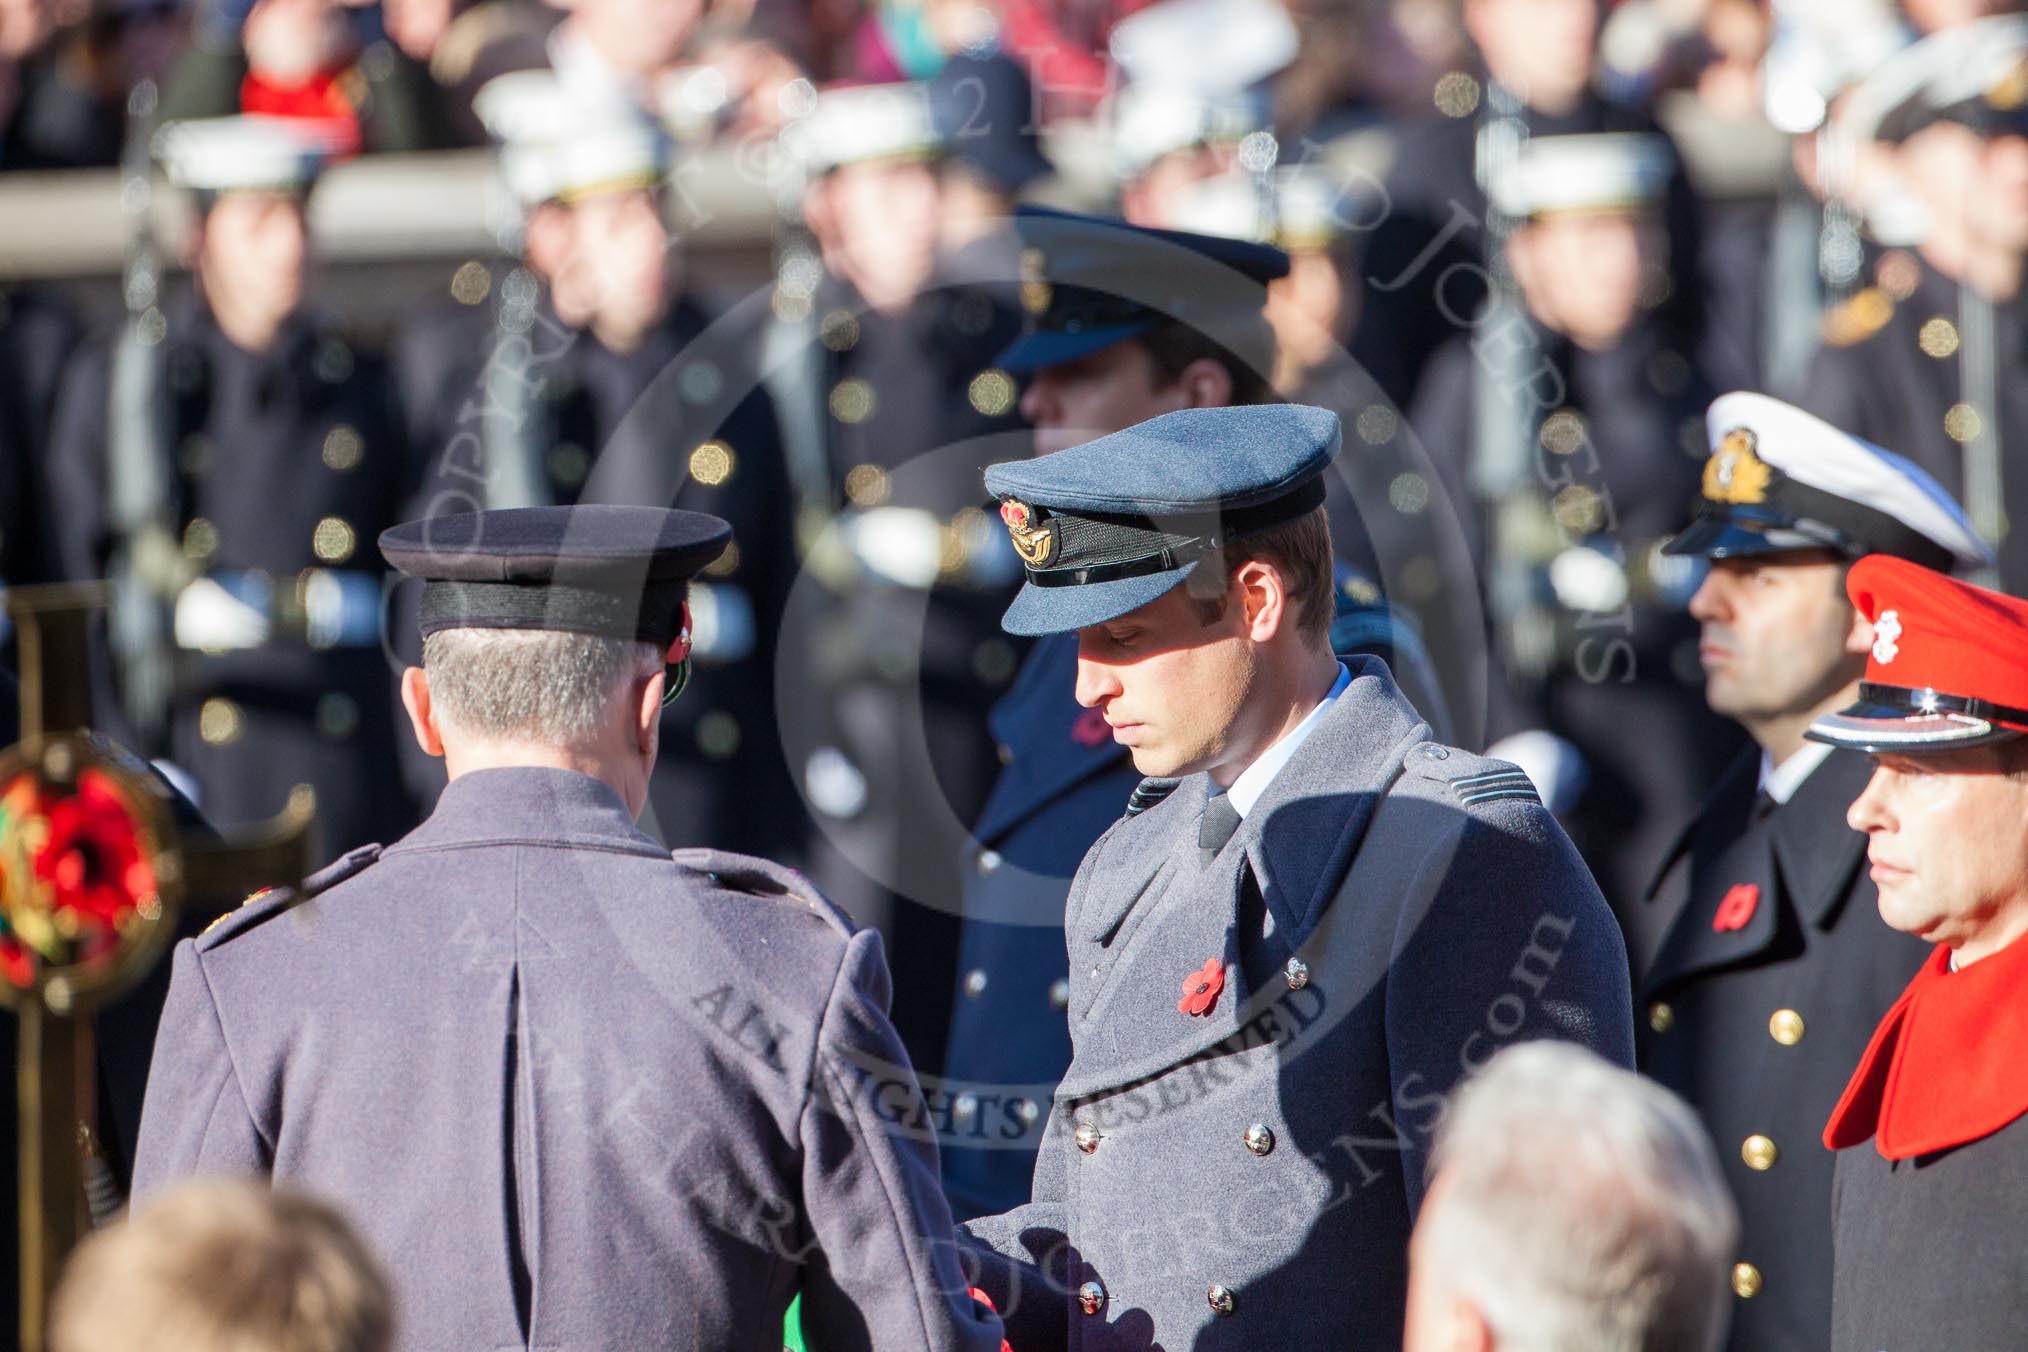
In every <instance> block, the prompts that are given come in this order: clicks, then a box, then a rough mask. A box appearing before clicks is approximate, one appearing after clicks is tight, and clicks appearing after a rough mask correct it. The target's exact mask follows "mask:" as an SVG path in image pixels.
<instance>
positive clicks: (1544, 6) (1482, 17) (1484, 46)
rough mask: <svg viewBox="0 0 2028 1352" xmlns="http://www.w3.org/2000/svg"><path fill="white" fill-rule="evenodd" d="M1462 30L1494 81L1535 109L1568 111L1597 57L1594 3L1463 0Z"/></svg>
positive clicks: (1587, 81) (1593, 0)
mask: <svg viewBox="0 0 2028 1352" xmlns="http://www.w3.org/2000/svg"><path fill="white" fill-rule="evenodd" d="M1465 31H1466V32H1467V33H1469V34H1470V35H1471V39H1472V42H1473V43H1474V44H1475V45H1477V47H1478V49H1479V55H1480V56H1481V57H1482V58H1484V60H1485V63H1486V73H1487V74H1488V75H1490V76H1492V78H1493V79H1494V81H1496V82H1497V83H1498V84H1500V85H1501V86H1502V87H1503V88H1506V89H1508V90H1510V91H1511V92H1512V93H1514V94H1515V95H1516V96H1518V97H1519V98H1520V99H1521V100H1522V101H1523V102H1524V103H1526V104H1527V105H1528V106H1529V107H1531V108H1534V109H1536V110H1537V111H1538V112H1544V113H1551V114H1555V113H1563V112H1568V111H1569V110H1570V109H1571V108H1573V107H1575V106H1576V104H1577V102H1578V100H1579V99H1580V98H1581V97H1582V96H1583V94H1584V91H1585V89H1586V88H1587V87H1588V86H1589V85H1590V84H1591V78H1592V68H1593V67H1594V65H1595V64H1596V63H1597V61H1598V34H1599V3H1598V0H1465Z"/></svg>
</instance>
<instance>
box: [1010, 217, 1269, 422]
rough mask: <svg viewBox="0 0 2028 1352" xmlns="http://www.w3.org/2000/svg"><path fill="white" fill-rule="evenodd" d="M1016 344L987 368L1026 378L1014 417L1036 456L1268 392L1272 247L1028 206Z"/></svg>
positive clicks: (1017, 220)
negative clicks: (1031, 436)
mask: <svg viewBox="0 0 2028 1352" xmlns="http://www.w3.org/2000/svg"><path fill="white" fill-rule="evenodd" d="M1014 225H1015V229H1016V232H1017V233H1018V234H1019V235H1020V237H1021V242H1022V244H1023V246H1024V248H1023V260H1022V269H1023V275H1022V285H1021V300H1022V304H1023V307H1024V308H1025V309H1026V310H1027V315H1028V318H1027V324H1026V325H1025V328H1024V332H1023V333H1022V336H1021V337H1020V338H1018V339H1016V340H1015V341H1014V343H1013V344H1012V345H1011V346H1009V347H1008V349H1007V350H1006V351H1005V352H1003V353H1001V354H1000V356H999V358H998V361H997V364H998V365H999V366H1000V367H1001V368H1002V369H1004V370H1006V371H1007V372H1009V373H1010V374H1012V375H1014V376H1016V377H1017V378H1022V379H1024V380H1025V381H1026V388H1025V389H1024V390H1023V391H1022V394H1021V415H1022V417H1024V418H1025V419H1027V421H1028V422H1029V423H1030V424H1031V425H1032V426H1033V427H1034V428H1035V451H1036V454H1038V455H1047V454H1049V453H1050V452H1052V451H1060V450H1062V449H1064V448H1065V447H1067V446H1075V445H1077V444H1078V443H1080V442H1085V441H1090V440H1092V439H1093V438H1094V437H1100V436H1104V435H1106V434H1107V433H1109V432H1117V431H1119V430H1120V429H1122V428H1125V427H1131V426H1133V425H1134V424H1135V423H1140V422H1146V421H1147V420H1148V419H1150V418H1153V417H1156V416H1157V415H1159V414H1163V413H1170V412H1174V411H1176V410H1178V409H1186V408H1218V407H1223V406H1226V405H1231V404H1261V403H1268V402H1271V401H1272V400H1273V399H1274V398H1275V393H1274V390H1273V389H1272V388H1271V387H1270V386H1269V384H1268V378H1269V375H1270V374H1271V373H1272V371H1273V369H1274V361H1275V348H1274V331H1273V330H1272V329H1271V328H1270V327H1269V326H1268V324H1267V322H1266V320H1265V318H1264V317H1263V314H1262V307H1263V305H1264V304H1265V302H1266V299H1267V287H1268V286H1269V284H1270V283H1272V282H1273V281H1275V280H1276V279H1278V278H1281V277H1283V276H1285V275H1286V274H1287V272H1288V267H1289V259H1288V255H1286V254H1284V253H1283V252H1282V251H1281V250H1280V249H1276V248H1273V247H1271V246H1268V245H1264V244H1254V243H1250V242H1247V241H1244V240H1236V239H1227V238H1222V237H1220V236H1215V235H1200V234H1193V233H1190V232H1187V231H1181V230H1153V229H1145V228H1139V227H1135V226H1131V225H1128V224H1127V223H1126V222H1124V221H1120V220H1108V219H1106V218H1104V217H1097V216H1082V215H1077V214H1074V213H1071V212H1062V211H1050V210H1047V209H1043V208H1034V207H1027V208H1023V209H1022V210H1020V211H1019V212H1017V213H1016V214H1015V217H1014Z"/></svg>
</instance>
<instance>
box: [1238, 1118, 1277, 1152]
mask: <svg viewBox="0 0 2028 1352" xmlns="http://www.w3.org/2000/svg"><path fill="white" fill-rule="evenodd" d="M1241 1139H1242V1140H1244V1141H1245V1142H1246V1148H1247V1149H1248V1150H1251V1151H1252V1152H1253V1153H1254V1154H1256V1155H1265V1154H1267V1153H1268V1151H1270V1150H1273V1149H1274V1148H1275V1134H1274V1133H1273V1132H1271V1131H1269V1130H1268V1129H1267V1128H1266V1127H1265V1126H1263V1125H1262V1124H1261V1123H1259V1122H1256V1123H1254V1124H1253V1125H1252V1126H1250V1127H1248V1128H1247V1129H1246V1135H1245V1136H1244V1137H1242V1138H1241Z"/></svg>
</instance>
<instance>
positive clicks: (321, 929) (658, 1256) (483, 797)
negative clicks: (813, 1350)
mask: <svg viewBox="0 0 2028 1352" xmlns="http://www.w3.org/2000/svg"><path fill="white" fill-rule="evenodd" d="M304 891H305V892H307V893H311V894H312V895H310V896H308V897H307V898H303V897H297V896H292V895H291V894H286V893H276V894H273V895H271V896H268V897H264V898H260V899H258V900H256V901H254V902H253V903H252V904H250V905H248V906H245V907H242V908H241V909H240V910H239V911H237V912H235V913H234V914H233V915H232V916H231V917H229V918H227V919H226V920H225V921H223V922H222V923H220V924H219V925H217V926H216V927H214V928H213V929H212V930H210V931H209V932H208V933H206V934H205V935H204V936H203V937H201V938H199V939H197V940H195V941H194V942H187V943H184V944H182V945H180V946H179V947H178V949H177V951H176V959H175V971H174V977H173V979H172V982H171V987H170V993H169V1002H168V1007H167V1009H166V1010H165V1012H164V1014H163V1018H162V1028H161V1033H160V1036H159V1038H158V1040H157V1042H156V1050H155V1061H154V1065H153V1068H152V1071H151V1074H150V1080H149V1085H148V1093H147V1100H146V1104H145V1107H144V1110H143V1117H142V1123H141V1137H140V1145H139V1150H138V1159H137V1162H136V1170H135V1175H136V1177H135V1184H136V1190H137V1192H138V1193H146V1192H148V1191H150V1190H151V1189H155V1188H159V1187H161V1186H162V1185H163V1184H165V1183H167V1182H169V1181H170V1180H172V1179H175V1178H178V1177H180V1176H183V1175H188V1174H196V1173H218V1172H227V1173H242V1174H268V1175H272V1177H273V1178H274V1179H275V1180H276V1181H277V1182H278V1183H279V1182H284V1181H286V1182H288V1183H290V1184H293V1185H296V1186H300V1187H303V1188H307V1189H310V1190H313V1191H315V1192H317V1193H320V1194H323V1195H326V1196H328V1197H330V1198H332V1199H334V1200H335V1201H337V1202H338V1203H339V1204H340V1205H341V1206H342V1207H343V1208H344V1210H345V1211H346V1212H347V1213H348V1214H349V1215H350V1216H351V1218H352V1219H353V1221H354V1222H356V1223H357V1224H358V1225H359V1227H360V1228H361V1229H362V1230H363V1231H364V1233H365V1236H366V1238H367V1239H368V1241H369V1242H370V1243H371V1244H372V1246H373V1247H374V1249H375V1250H376V1251H377V1252H378V1254H379V1256H380V1257H381V1259H382V1260H383V1262H384V1263H385V1265H386V1267H387V1269H388V1271H389V1273H390V1275H391V1276H392V1278H393V1281H394V1285H395V1288H396V1295H397V1298H398V1302H399V1309H398V1311H397V1314H398V1318H399V1322H400V1335H399V1336H400V1346H401V1347H402V1348H403V1349H404V1352H421V1350H423V1349H427V1350H428V1352H491V1350H492V1349H505V1348H527V1349H535V1348H541V1349H553V1350H554V1352H591V1350H592V1349H612V1350H613V1352H653V1350H655V1349H679V1348H680V1349H685V1350H686V1352H688V1350H689V1349H711V1350H713V1352H716V1350H718V1349H745V1350H751V1352H762V1350H763V1349H765V1350H766V1352H778V1349H779V1348H780V1347H781V1345H782V1316H783V1312H784V1310H785V1308H786V1307H787V1305H788V1303H789V1300H790V1298H791V1296H792V1295H794V1294H795V1293H796V1292H797V1291H798V1290H800V1291H801V1292H802V1294H803V1297H804V1310H805V1317H806V1320H807V1321H808V1323H809V1324H810V1325H811V1326H813V1327H814V1328H816V1329H819V1330H821V1333H822V1337H823V1344H822V1345H823V1346H824V1347H826V1348H846V1349H852V1348H892V1349H896V1350H897V1352H899V1350H900V1349H909V1350H910V1352H918V1350H919V1349H922V1348H951V1349H968V1350H969V1349H984V1350H990V1349H997V1348H998V1347H999V1345H1000V1327H999V1324H998V1322H997V1321H996V1320H994V1319H993V1318H992V1317H991V1316H990V1315H987V1314H984V1313H983V1311H982V1310H981V1309H980V1307H979V1306H977V1305H976V1304H975V1302H973V1300H972V1299H971V1298H970V1296H969V1295H968V1294H967V1291H966V1284H965V1282H964V1280H963V1278H962V1276H961V1275H960V1272H959V1268H958V1260H957V1256H956V1254H955V1252H954V1245H953V1242H952V1238H951V1221H950V1215H949V1211H948V1210H947V1208H946V1207H945V1204H944V1201H943V1196H942V1193H941V1191H940V1189H939V1187H938V1184H937V1169H936V1155H935V1150H934V1148H933V1146H932V1145H931V1144H930V1143H929V1142H927V1141H926V1140H923V1139H920V1138H919V1137H913V1136H909V1135H907V1134H905V1133H904V1132H903V1131H901V1130H900V1129H899V1128H898V1127H897V1125H896V1123H898V1122H900V1121H902V1120H904V1119H905V1118H906V1117H907V1116H909V1114H910V1112H911V1111H912V1109H913V1107H914V1105H915V1104H916V1100H917V1099H918V1097H919V1091H918V1090H917V1088H916V1084H915V1080H914V1077H913V1075H912V1074H911V1073H910V1072H909V1070H908V1064H907V1060H906V1057H905V1056H904V1054H903V1052H902V1050H901V1047H900V1044H899V1042H898V1041H897V1040H896V1038H895V1035H894V1030H893V1028H892V1026H891V1025H890V1024H889V1022H888V1018H887V999H888V973H887V966H886V960H885V958H884V957H883V956H882V950H881V946H880V941H879V937H878V936H877V935H874V934H872V933H854V932H853V931H852V929H851V926H850V925H849V924H848V923H847V922H846V921H845V920H844V919H843V917H842V916H840V915H839V914H838V913H837V912H836V911H835V910H834V909H832V908H831V906H830V905H829V903H827V902H825V901H824V900H823V899H822V898H821V897H819V896H817V894H816V893H815V892H814V891H811V890H810V889H809V888H808V886H807V884H805V883H804V882H803V881H802V880H801V879H800V878H799V877H798V876H797V875H795V874H793V873H790V872H789V871H788V870H785V869H780V868H777V867H776V866H774V865H772V864H767V863H763V862H761V861H759V860H755V859H749V858H745V857H743V856H737V855H727V854H715V853H707V852H703V851H683V852H680V853H679V854H678V855H677V856H676V857H675V858H673V859H672V858H671V856H670V854H669V851H668V850H666V849H664V848H663V847H661V846H659V845H657V844H656V843H655V842H654V841H653V840H651V839H649V838H648V837H647V836H645V835H643V834H641V833H640V832H639V831H638V830H636V829H635V827H634V824H633V822H632V820H631V819H630V817H629V816H628V813H627V810H626V808H625V806H624V805H623V804H622V803H621V801H620V799H619V797H618V795H617V794H615V793H614V792H613V791H612V790H611V789H610V788H608V787H607V786H606V785H604V784H603V783H601V782H599V781H598V780H595V779H591V778H589V777H587V776H584V775H580V774H575V773H573V772H570V771H565V770H545V769H498V770H481V771H477V772H474V773H471V774H467V775H464V776H462V777H460V778H459V779H457V780H456V781H454V782H453V783H452V784H451V785H450V786H449V787H448V788H447V789H446V790H445V791H444V794H443V796H442V798H441V799H440V800H439V802H438V805H437V808H436V811H435V812H434V813H433V814H432V815H431V817H430V818H429V820H428V821H426V822H424V823H423V825H422V826H420V827H418V828H417V829H416V830H415V831H413V832H411V833H410V834H409V835H408V836H406V837H404V838H403V839H402V840H400V841H399V842H397V843H396V844H394V845H392V846H390V847H388V848H386V849H379V848H378V847H372V848H369V849H366V850H362V851H359V852H356V853H355V854H354V855H353V856H350V857H348V858H347V859H345V860H342V861H340V863H339V864H338V865H336V866H334V867H333V868H332V869H331V870H327V871H326V873H325V874H324V875H322V876H320V877H317V878H314V879H313V880H312V881H311V883H310V885H309V886H307V887H306V888H305V889H304Z"/></svg>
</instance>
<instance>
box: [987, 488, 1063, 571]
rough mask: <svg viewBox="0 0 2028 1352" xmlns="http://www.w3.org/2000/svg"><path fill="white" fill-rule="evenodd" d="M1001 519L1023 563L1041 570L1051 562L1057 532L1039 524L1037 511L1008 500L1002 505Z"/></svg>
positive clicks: (1016, 501)
mask: <svg viewBox="0 0 2028 1352" xmlns="http://www.w3.org/2000/svg"><path fill="white" fill-rule="evenodd" d="M1000 519H1001V520H1002V521H1004V522H1006V524H1007V534H1008V536H1009V537H1011V538H1012V539H1013V541H1014V552H1015V553H1016V554H1019V555H1020V556H1021V561H1022V562H1023V563H1026V564H1027V565H1028V566H1029V567H1031V568H1040V567H1041V566H1042V565H1043V564H1045V563H1047V562H1049V556H1050V555H1051V554H1053V553H1055V552H1056V531H1055V529H1054V528H1053V527H1051V526H1046V525H1041V524H1038V523H1037V521H1036V519H1035V509H1034V508H1032V507H1030V506H1029V505H1028V504H1027V503H1025V502H1021V501H1018V500H1016V499H1014V498H1008V499H1007V500H1006V501H1005V502H1003V503H1001V504H1000Z"/></svg>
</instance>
